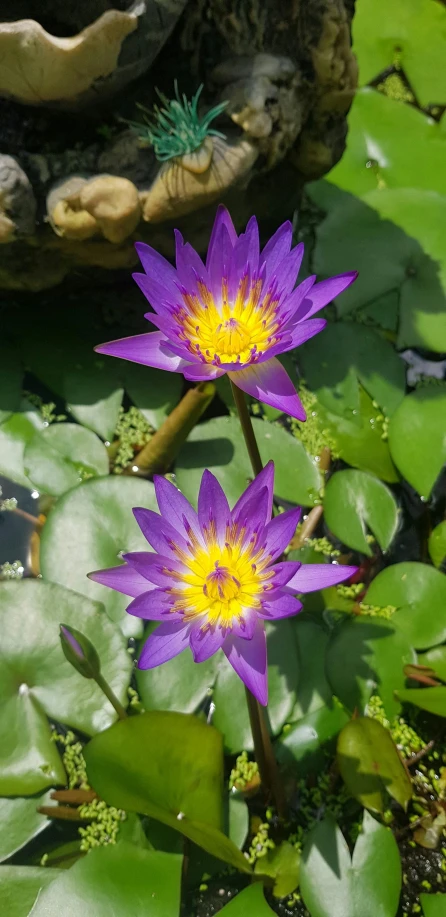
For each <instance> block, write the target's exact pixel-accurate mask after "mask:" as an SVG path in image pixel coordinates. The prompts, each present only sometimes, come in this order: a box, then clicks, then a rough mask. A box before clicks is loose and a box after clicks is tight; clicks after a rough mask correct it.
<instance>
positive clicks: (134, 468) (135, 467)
mask: <svg viewBox="0 0 446 917" xmlns="http://www.w3.org/2000/svg"><path fill="white" fill-rule="evenodd" d="M132 471H134V472H135V474H136V472H137V471H139V468H138V466H137V465H132Z"/></svg>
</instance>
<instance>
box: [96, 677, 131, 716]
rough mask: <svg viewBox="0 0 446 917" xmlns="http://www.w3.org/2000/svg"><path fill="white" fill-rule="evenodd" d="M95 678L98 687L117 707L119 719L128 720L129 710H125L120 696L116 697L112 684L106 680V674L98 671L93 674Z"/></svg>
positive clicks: (113, 705)
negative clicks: (119, 698) (120, 701)
mask: <svg viewBox="0 0 446 917" xmlns="http://www.w3.org/2000/svg"><path fill="white" fill-rule="evenodd" d="M93 678H94V680H95V682H96V684H97V685H98V687H99V688H100V689H101V691H102V692H103V693H104V694H105V696H106V698H107V700H109V701H110V703H111V705H112V707H114V708H115V710H116V713H117V714H118V716H119V719H120V720H126V719H127V716H128V714H127V711H126V710H124V707H123V706H122V704H120V703H119V701H118V698H117V697H116V694H115V693H114V692H113V691H112V689H111V687H110V685H109V684H108V682H107V681H106V680H105V678H104V676H103V675H101V674H100V673H97V674H95V675H93Z"/></svg>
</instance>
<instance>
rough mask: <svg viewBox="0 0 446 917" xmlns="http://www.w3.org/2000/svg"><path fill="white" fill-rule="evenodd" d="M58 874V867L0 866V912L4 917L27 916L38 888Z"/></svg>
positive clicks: (49, 883)
mask: <svg viewBox="0 0 446 917" xmlns="http://www.w3.org/2000/svg"><path fill="white" fill-rule="evenodd" d="M59 876H60V871H59V869H49V868H45V869H43V868H42V867H40V866H0V912H1V913H2V914H4V915H5V917H6V915H7V917H28V915H29V913H30V912H31V910H32V906H33V904H34V902H35V900H36V898H37V895H38V893H39V891H40V889H43V888H46V887H47V886H48V885H51V882H54V881H55V879H58V878H59ZM59 917H61V915H59Z"/></svg>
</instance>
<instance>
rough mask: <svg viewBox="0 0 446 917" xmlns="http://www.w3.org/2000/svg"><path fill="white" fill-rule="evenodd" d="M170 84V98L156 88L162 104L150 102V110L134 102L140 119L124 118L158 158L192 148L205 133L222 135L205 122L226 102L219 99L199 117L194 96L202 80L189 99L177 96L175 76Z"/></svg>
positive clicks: (223, 106)
mask: <svg viewBox="0 0 446 917" xmlns="http://www.w3.org/2000/svg"><path fill="white" fill-rule="evenodd" d="M174 86H175V98H174V99H168V98H167V96H165V95H164V93H162V92H160V91H159V90H158V89H157V90H156V91H157V93H158V96H159V98H160V99H161V102H162V103H163V104H162V107H159V106H158V105H154V108H153V112H150V111H149V110H148V109H147V108H145V106H144V105H140V104H138V108H139V109H140V111H141V112H142V113H143V119H144V123H142V122H140V121H129V122H128V124H130V126H131V127H132V128H133V130H134V131H136V133H137V134H138V137H139V139H140V140H141V141H142V142H143V143H145V144H150V145H151V146H152V147H153V150H154V153H155V156H156V158H157V159H158V160H159V161H160V162H166V161H167V160H168V159H174V158H175V157H177V156H184V155H185V154H186V153H193V152H195V150H197V149H198V148H199V147H200V146H201V144H202V143H203V141H204V140H205V139H206V137H221V138H222V139H223V140H224V139H225V135H224V134H222V133H221V132H220V131H217V130H215V129H214V128H211V127H210V126H209V125H210V124H211V122H212V121H214V119H215V118H217V117H218V115H220V114H221V113H222V112H223V111H224V109H225V108H226V106H227V104H228V103H227V102H221V103H220V104H219V105H215V106H214V107H213V108H210V109H209V111H208V112H206V114H205V115H204V116H203V117H202V118H200V115H199V113H198V100H199V98H200V95H201V91H202V89H203V84H201V86H199V88H198V90H197V92H196V93H195V95H194V96H192V99H191V101H189V100H188V98H187V96H186V95H185V94H184V93H183V95H182V96H180V93H179V91H178V83H177V81H176V80H175V82H174Z"/></svg>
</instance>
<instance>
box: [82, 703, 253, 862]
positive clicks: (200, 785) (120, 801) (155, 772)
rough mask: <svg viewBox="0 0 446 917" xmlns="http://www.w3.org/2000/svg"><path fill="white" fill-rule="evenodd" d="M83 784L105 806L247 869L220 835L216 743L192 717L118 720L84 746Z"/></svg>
mask: <svg viewBox="0 0 446 917" xmlns="http://www.w3.org/2000/svg"><path fill="white" fill-rule="evenodd" d="M84 757H85V761H86V764H87V773H88V779H89V781H90V783H91V785H92V787H93V788H94V789H95V790H96V792H97V793H98V794H99V795H100V796H101V797H102V798H103V799H105V801H106V802H108V803H109V804H110V805H113V806H116V807H118V808H123V809H125V810H126V811H130V812H139V813H141V814H144V815H149V816H151V817H152V818H156V819H158V821H161V822H163V823H164V824H166V825H169V827H171V828H174V829H175V830H176V831H179V832H180V833H181V834H184V835H185V836H186V837H188V838H190V840H192V841H194V842H195V843H196V844H198V845H199V846H200V847H203V849H204V850H207V851H208V852H209V853H211V854H213V856H216V857H218V858H219V859H221V860H223V861H225V862H228V863H231V864H232V865H233V866H235V867H236V868H238V869H241V870H242V871H245V872H246V871H247V872H249V871H250V870H249V866H248V863H247V860H246V859H245V857H244V856H243V854H242V853H241V852H240V850H239V849H238V848H237V847H236V845H235V844H234V843H233V842H232V841H231V840H230V839H229V838H228V837H226V836H225V835H224V834H223V833H222V830H221V829H222V787H223V742H222V737H221V735H220V733H218V732H217V730H216V729H214V728H213V727H212V726H208V725H207V724H206V723H203V722H201V721H200V720H198V719H197V718H196V717H193V716H189V715H186V714H183V713H172V712H167V713H166V712H161V711H158V710H157V711H151V712H149V713H143V714H141V715H140V716H138V717H129V718H128V719H126V720H121V722H120V723H117V724H116V725H115V726H113V727H112V728H111V729H107V730H106V731H105V732H102V733H100V735H98V736H95V738H94V739H92V740H91V742H90V743H89V744H88V745H87V746H86V748H85V750H84Z"/></svg>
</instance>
